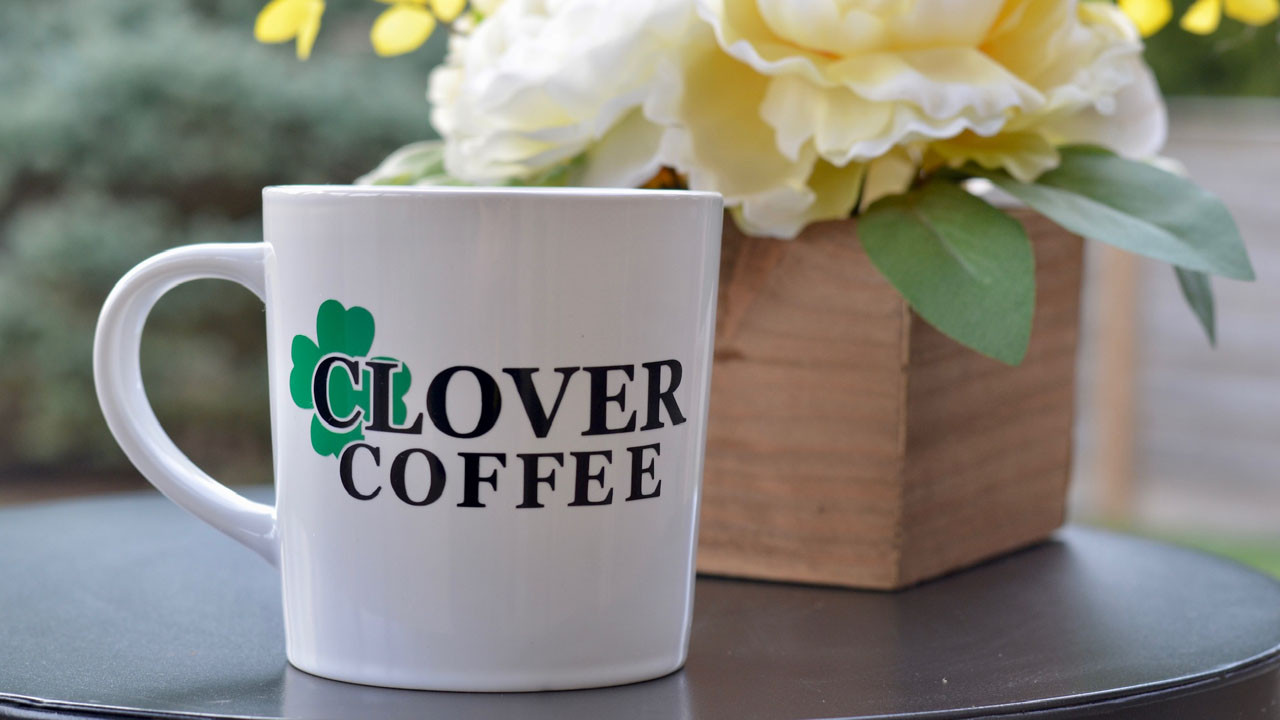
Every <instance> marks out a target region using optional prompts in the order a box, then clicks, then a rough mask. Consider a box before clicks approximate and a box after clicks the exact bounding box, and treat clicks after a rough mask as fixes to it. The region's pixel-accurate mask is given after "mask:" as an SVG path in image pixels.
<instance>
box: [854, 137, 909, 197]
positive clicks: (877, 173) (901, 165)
mask: <svg viewBox="0 0 1280 720" xmlns="http://www.w3.org/2000/svg"><path fill="white" fill-rule="evenodd" d="M918 173H919V168H918V167H917V165H916V163H915V161H914V160H913V159H912V158H911V156H910V154H909V153H907V151H906V150H905V149H903V148H896V149H894V150H893V151H892V152H889V153H886V154H885V155H884V156H882V157H879V158H876V159H875V160H873V161H871V163H870V164H869V165H868V166H867V178H866V180H864V181H863V184H862V202H861V203H860V208H859V209H861V210H866V209H867V208H869V207H871V203H873V202H875V201H877V200H879V199H880V198H884V197H888V196H890V195H900V194H902V193H904V192H906V191H907V190H909V189H910V188H911V183H912V182H915V179H916V176H917V174H918Z"/></svg>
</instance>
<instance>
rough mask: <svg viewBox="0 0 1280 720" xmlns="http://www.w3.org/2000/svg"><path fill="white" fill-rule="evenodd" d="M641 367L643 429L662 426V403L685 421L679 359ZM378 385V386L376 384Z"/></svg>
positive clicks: (669, 412) (675, 419)
mask: <svg viewBox="0 0 1280 720" xmlns="http://www.w3.org/2000/svg"><path fill="white" fill-rule="evenodd" d="M641 367H643V368H644V369H645V371H646V372H647V373H648V376H649V407H648V411H647V413H646V415H645V417H646V418H647V419H648V420H647V422H645V424H644V427H642V428H640V429H641V430H657V429H658V428H660V427H662V426H663V424H662V418H661V417H659V414H658V404H659V403H661V404H662V405H663V406H664V407H665V408H666V409H667V417H669V418H671V424H672V425H679V424H680V423H682V422H684V413H682V412H680V405H679V404H677V403H676V388H678V387H680V377H681V376H682V375H683V374H684V373H683V371H682V370H681V368H680V362H679V361H678V360H659V361H657V362H647V363H642V364H641ZM664 367H667V368H670V369H671V379H670V380H669V381H668V382H667V387H666V388H665V389H664V388H662V387H661V382H662V368H664ZM375 387H376V386H375Z"/></svg>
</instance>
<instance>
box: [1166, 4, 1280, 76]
mask: <svg viewBox="0 0 1280 720" xmlns="http://www.w3.org/2000/svg"><path fill="white" fill-rule="evenodd" d="M1192 2H1193V0H1174V3H1173V4H1174V7H1175V11H1174V15H1173V16H1174V18H1175V21H1174V22H1171V23H1169V24H1168V25H1166V26H1165V27H1164V29H1162V30H1161V31H1160V32H1158V33H1156V34H1155V35H1153V36H1152V37H1149V38H1147V41H1146V42H1147V61H1148V62H1149V63H1151V67H1152V68H1154V69H1155V71H1156V77H1158V78H1159V80H1160V88H1161V89H1162V90H1163V91H1164V93H1165V94H1166V95H1264V96H1273V97H1275V96H1280V36H1278V33H1280V26H1277V24H1276V23H1271V24H1270V25H1266V26H1263V27H1250V26H1248V25H1245V24H1243V23H1240V22H1237V21H1235V20H1231V19H1230V18H1223V20H1222V25H1221V26H1220V27H1219V28H1218V30H1217V31H1216V32H1214V33H1213V34H1212V35H1193V34H1191V33H1189V32H1186V31H1185V30H1183V29H1181V28H1180V27H1178V23H1177V21H1176V18H1180V17H1182V14H1183V13H1184V12H1186V9H1187V8H1188V7H1190V6H1191V3H1192Z"/></svg>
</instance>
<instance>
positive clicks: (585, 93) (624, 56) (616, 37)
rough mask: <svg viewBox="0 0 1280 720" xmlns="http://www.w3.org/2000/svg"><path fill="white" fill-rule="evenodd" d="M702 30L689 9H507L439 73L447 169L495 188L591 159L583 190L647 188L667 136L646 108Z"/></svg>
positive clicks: (661, 1)
mask: <svg viewBox="0 0 1280 720" xmlns="http://www.w3.org/2000/svg"><path fill="white" fill-rule="evenodd" d="M691 22H693V10H692V7H691V5H690V3H689V2H688V0H651V1H650V0H646V1H645V2H618V3H614V2H603V1H601V0H505V1H504V2H502V4H501V5H499V6H497V7H496V9H494V11H493V13H492V15H490V16H488V17H487V18H486V19H485V20H484V21H483V22H481V23H479V24H478V25H477V26H476V28H475V30H474V31H473V32H472V33H470V34H469V35H465V36H463V35H457V36H454V38H453V40H452V44H451V46H450V51H449V57H448V58H447V60H446V62H445V63H444V64H443V65H442V66H440V67H439V68H437V69H436V70H435V71H434V72H433V73H432V75H431V83H430V91H429V95H430V99H431V101H432V103H433V106H434V110H433V112H432V122H433V124H434V125H435V127H436V129H437V130H438V131H439V132H440V134H441V136H442V137H443V138H444V139H445V141H446V145H445V166H446V167H447V168H448V170H449V172H450V174H452V175H454V176H456V177H458V178H460V179H462V180H466V181H468V182H476V183H494V182H501V181H506V180H510V179H520V178H527V177H530V176H532V175H535V174H537V173H539V172H542V171H545V170H547V169H549V168H553V167H555V166H556V165H558V164H560V163H564V162H565V161H568V160H571V159H573V158H575V157H577V156H579V155H582V154H584V153H586V158H585V159H586V162H585V166H584V169H583V171H582V175H581V177H578V178H575V180H576V181H577V182H579V184H586V185H605V186H628V185H630V186H634V185H637V184H640V183H642V182H644V181H645V180H647V179H648V178H649V177H651V176H652V175H653V174H654V173H655V172H656V170H657V169H658V167H659V160H658V158H657V156H656V152H657V149H658V141H659V138H660V136H661V128H659V127H657V126H655V125H653V124H652V123H650V122H648V121H647V120H646V119H645V118H644V116H643V115H642V114H641V113H640V111H639V107H640V105H641V103H642V102H643V101H644V99H645V97H646V96H647V94H648V92H649V88H650V85H651V80H652V77H653V74H654V72H655V70H656V68H657V67H658V62H659V59H660V58H662V57H663V56H664V55H666V54H669V53H671V52H673V49H674V47H675V46H676V44H678V43H679V42H681V40H682V38H683V37H684V35H685V34H686V31H687V28H688V26H689V25H690V23H691Z"/></svg>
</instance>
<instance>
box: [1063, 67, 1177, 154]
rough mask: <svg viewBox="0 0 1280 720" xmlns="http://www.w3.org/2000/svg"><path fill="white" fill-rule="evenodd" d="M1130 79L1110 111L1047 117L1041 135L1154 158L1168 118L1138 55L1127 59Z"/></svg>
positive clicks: (1148, 70) (1088, 110)
mask: <svg viewBox="0 0 1280 720" xmlns="http://www.w3.org/2000/svg"><path fill="white" fill-rule="evenodd" d="M1128 66H1129V70H1130V72H1131V73H1132V77H1133V80H1132V81H1131V82H1130V83H1129V84H1127V85H1125V86H1124V87H1123V88H1121V89H1120V91H1119V92H1118V93H1117V94H1116V95H1115V104H1114V107H1113V108H1112V109H1111V112H1109V113H1104V112H1102V111H1101V110H1099V109H1097V108H1096V107H1088V108H1085V109H1083V110H1081V111H1078V112H1074V113H1070V114H1066V115H1063V116H1060V117H1057V118H1050V119H1049V120H1048V121H1047V122H1045V124H1044V126H1043V132H1045V133H1046V134H1047V137H1048V138H1049V139H1050V140H1051V141H1052V142H1054V143H1056V144H1059V145H1066V144H1080V143H1087V144H1092V145H1101V146H1103V147H1105V148H1108V149H1110V150H1112V151H1114V152H1116V153H1119V154H1120V155H1124V156H1126V157H1129V158H1133V159H1138V160H1141V159H1146V158H1150V157H1154V156H1155V155H1156V154H1157V153H1159V152H1160V148H1162V147H1164V143H1165V139H1166V138H1167V137H1168V131H1169V116H1168V112H1167V111H1166V109H1165V104H1164V99H1163V98H1162V97H1161V96H1160V87H1159V86H1158V85H1157V84H1156V78H1155V75H1154V74H1152V72H1151V68H1149V67H1147V64H1146V63H1145V62H1143V61H1142V58H1141V56H1136V55H1135V56H1133V57H1130V58H1129V59H1128Z"/></svg>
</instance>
